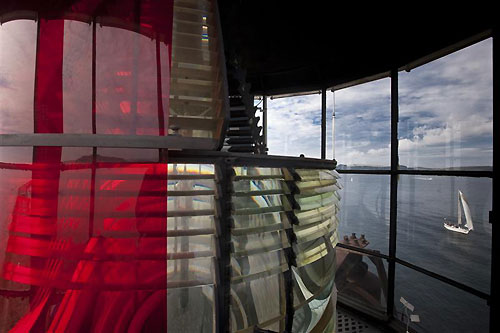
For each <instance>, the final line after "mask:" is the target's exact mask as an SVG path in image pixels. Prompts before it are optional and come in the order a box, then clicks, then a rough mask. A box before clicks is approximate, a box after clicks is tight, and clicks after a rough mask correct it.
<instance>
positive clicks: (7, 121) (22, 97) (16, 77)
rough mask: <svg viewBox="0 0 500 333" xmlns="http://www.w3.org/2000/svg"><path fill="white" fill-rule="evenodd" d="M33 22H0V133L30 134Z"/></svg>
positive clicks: (32, 91)
mask: <svg viewBox="0 0 500 333" xmlns="http://www.w3.org/2000/svg"><path fill="white" fill-rule="evenodd" d="M36 31H37V23H36V22H35V21H32V20H30V21H28V20H17V21H11V22H7V23H3V24H1V25H0V105H1V106H0V133H1V134H4V133H5V134H8V133H33V127H34V123H33V100H34V91H35V58H36V45H37V41H36Z"/></svg>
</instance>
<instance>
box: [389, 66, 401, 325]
mask: <svg viewBox="0 0 500 333" xmlns="http://www.w3.org/2000/svg"><path fill="white" fill-rule="evenodd" d="M398 117H399V107H398V71H397V70H396V69H394V70H392V71H391V195H390V217H389V219H390V225H389V269H388V282H387V284H388V286H387V314H388V315H389V317H391V316H393V314H394V286H395V283H394V282H395V276H396V235H397V200H398V177H399V175H398V165H399V160H398V121H399V119H398Z"/></svg>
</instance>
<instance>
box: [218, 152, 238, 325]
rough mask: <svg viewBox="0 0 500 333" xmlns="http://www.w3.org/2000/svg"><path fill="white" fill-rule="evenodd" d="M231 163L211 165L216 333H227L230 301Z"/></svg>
mask: <svg viewBox="0 0 500 333" xmlns="http://www.w3.org/2000/svg"><path fill="white" fill-rule="evenodd" d="M230 163H231V160H230V159H227V158H219V159H218V160H217V162H216V163H215V182H216V184H217V197H218V198H217V205H216V218H217V223H216V224H215V226H216V256H217V264H216V267H215V278H216V285H215V323H214V328H215V332H217V333H225V332H229V331H230V329H229V328H230V321H231V314H230V307H229V305H230V301H231V257H230V253H231V225H232V221H231V193H232V192H233V190H232V179H233V176H234V175H233V174H232V171H233V169H232V167H231V164H230Z"/></svg>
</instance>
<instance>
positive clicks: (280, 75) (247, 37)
mask: <svg viewBox="0 0 500 333" xmlns="http://www.w3.org/2000/svg"><path fill="white" fill-rule="evenodd" d="M218 3H219V11H220V17H221V24H222V30H223V36H224V44H225V45H224V46H225V50H226V59H228V60H231V61H234V59H237V61H238V63H240V64H241V67H243V68H245V69H246V70H247V81H248V82H250V83H251V90H252V91H253V92H254V93H256V94H264V95H276V94H286V93H294V92H304V91H313V90H319V89H322V88H332V87H337V88H338V87H343V86H345V85H349V84H352V83H357V82H363V80H364V81H366V80H367V79H370V78H372V79H373V78H374V77H375V78H376V77H383V76H387V75H388V73H389V72H390V71H391V69H403V67H404V66H406V65H408V64H410V65H411V63H412V62H414V61H418V60H419V59H422V58H424V59H422V60H423V61H428V60H432V59H434V58H437V57H439V56H442V55H444V54H446V53H450V52H451V51H454V50H456V49H457V48H461V47H464V46H467V45H470V44H472V43H474V42H477V41H479V40H481V39H484V38H487V37H489V36H490V35H491V29H492V26H493V24H492V20H491V19H489V18H488V16H489V15H486V14H485V13H487V12H488V10H487V8H479V9H478V8H473V6H468V7H467V8H466V7H465V6H464V8H459V7H457V6H455V7H453V8H444V9H440V10H438V9H436V8H434V7H430V6H425V5H423V4H420V3H419V4H418V5H417V4H411V6H410V5H404V6H402V5H398V4H394V5H392V6H389V5H386V6H382V5H375V6H373V5H372V6H369V5H365V4H361V3H357V2H356V3H353V4H351V5H343V4H340V3H339V2H337V1H308V2H304V1H301V2H292V1H287V2H284V1H261V0H253V1H245V0H219V1H218ZM475 11H477V12H478V13H481V15H479V14H474V13H475ZM427 56H429V57H428V58H425V57H427Z"/></svg>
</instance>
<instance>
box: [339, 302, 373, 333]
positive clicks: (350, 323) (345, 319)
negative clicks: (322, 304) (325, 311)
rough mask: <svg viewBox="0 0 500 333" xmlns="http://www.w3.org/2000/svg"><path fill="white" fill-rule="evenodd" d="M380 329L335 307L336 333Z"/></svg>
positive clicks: (366, 332) (353, 332) (367, 331)
mask: <svg viewBox="0 0 500 333" xmlns="http://www.w3.org/2000/svg"><path fill="white" fill-rule="evenodd" d="M378 332H380V330H378V329H376V328H374V327H372V326H370V325H368V324H366V323H365V322H362V321H360V320H358V319H356V318H354V317H351V316H350V315H349V314H347V313H345V312H342V310H340V309H339V308H337V333H378Z"/></svg>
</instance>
